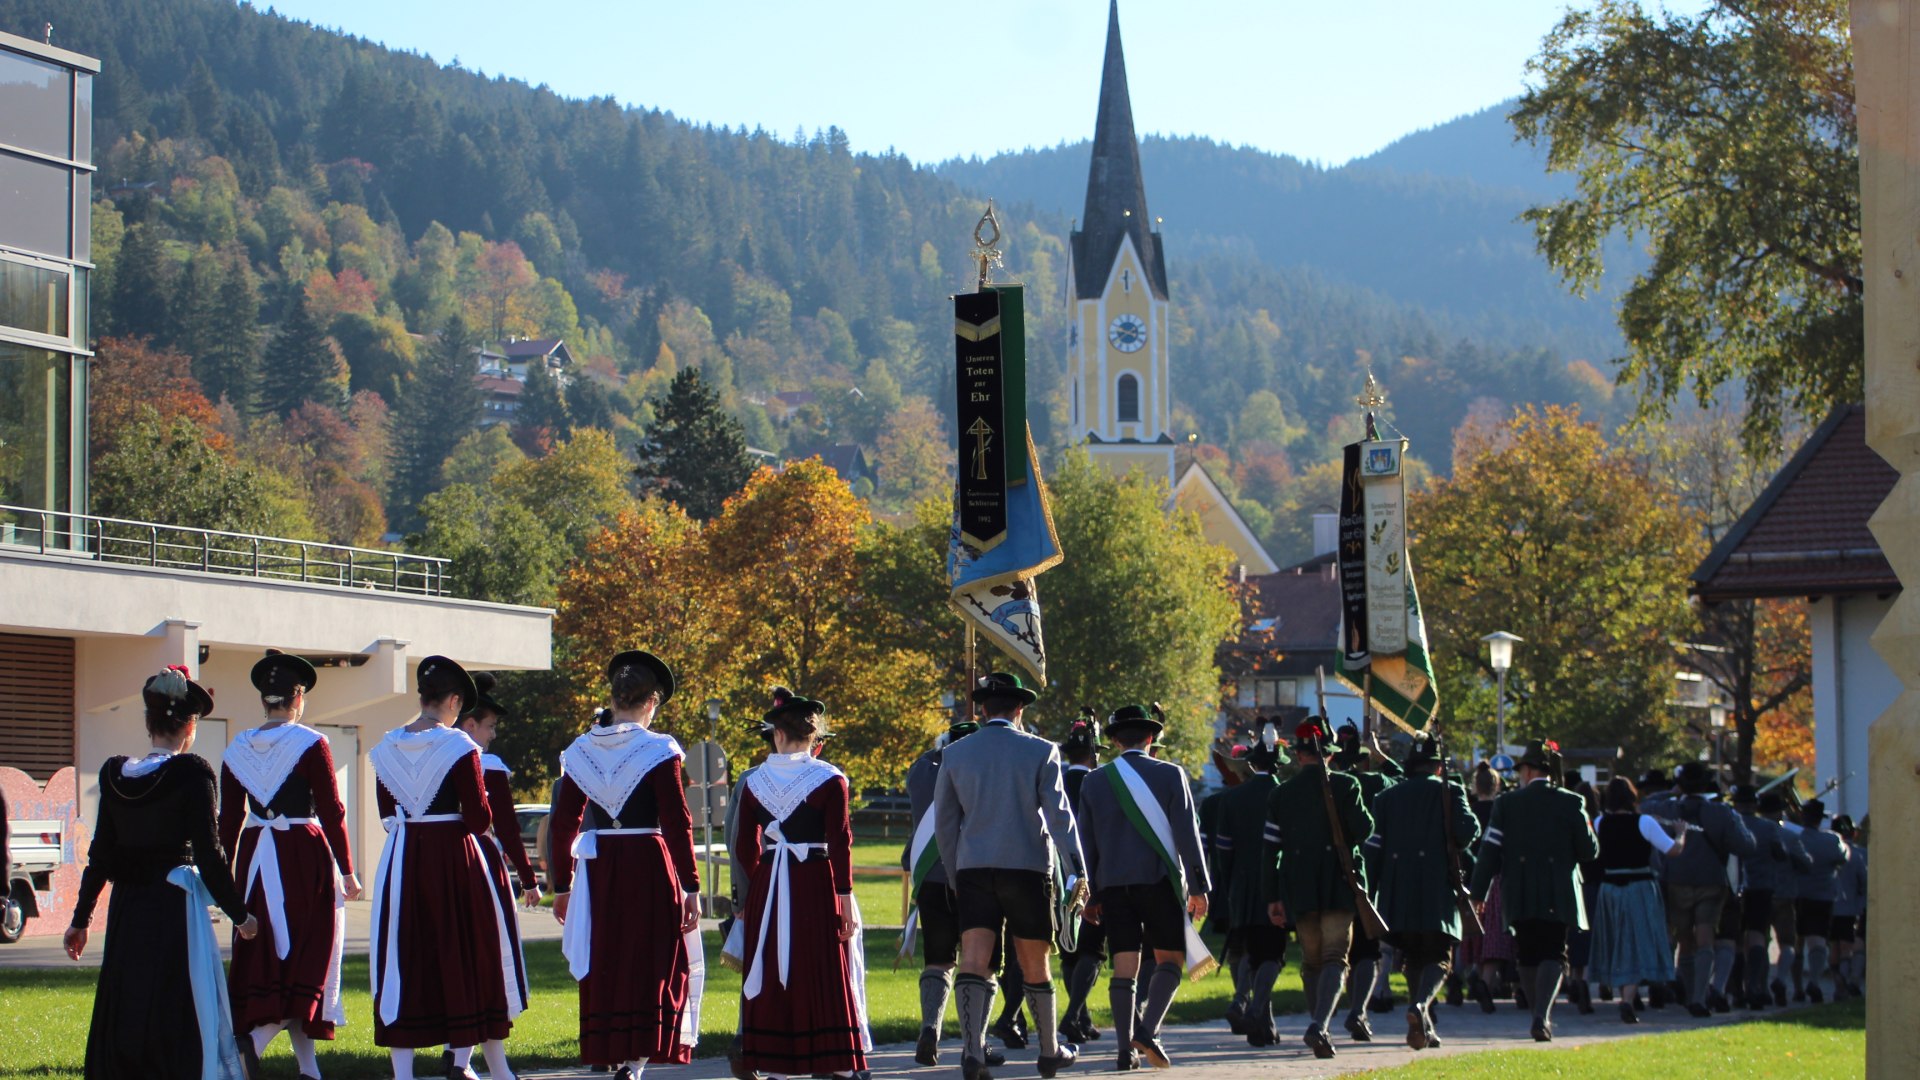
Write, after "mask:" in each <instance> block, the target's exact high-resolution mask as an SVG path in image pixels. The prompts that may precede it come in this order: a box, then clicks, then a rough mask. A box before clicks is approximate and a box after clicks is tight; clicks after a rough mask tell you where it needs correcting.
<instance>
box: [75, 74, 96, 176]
mask: <svg viewBox="0 0 1920 1080" xmlns="http://www.w3.org/2000/svg"><path fill="white" fill-rule="evenodd" d="M73 159H74V160H75V161H84V162H86V163H87V164H88V165H91V164H93V76H91V75H89V74H87V73H86V72H84V71H76V72H74V75H73Z"/></svg>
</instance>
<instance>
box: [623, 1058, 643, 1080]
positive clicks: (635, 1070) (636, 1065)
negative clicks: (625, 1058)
mask: <svg viewBox="0 0 1920 1080" xmlns="http://www.w3.org/2000/svg"><path fill="white" fill-rule="evenodd" d="M646 1071H647V1063H646V1062H644V1061H629V1062H627V1073H628V1075H630V1076H632V1077H633V1080H640V1074H641V1073H644V1072H646Z"/></svg>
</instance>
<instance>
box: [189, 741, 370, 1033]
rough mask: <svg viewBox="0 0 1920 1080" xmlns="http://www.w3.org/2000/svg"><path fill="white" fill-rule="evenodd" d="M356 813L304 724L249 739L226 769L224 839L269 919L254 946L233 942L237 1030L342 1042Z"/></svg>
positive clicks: (231, 986) (234, 749)
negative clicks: (290, 1030) (292, 1029)
mask: <svg viewBox="0 0 1920 1080" xmlns="http://www.w3.org/2000/svg"><path fill="white" fill-rule="evenodd" d="M346 814H347V811H346V807H345V806H344V805H343V804H342V803H341V801H340V789H339V787H338V785H337V784H336V783H335V780H334V774H333V754H332V752H331V751H330V750H329V748H328V746H327V740H326V737H325V736H323V735H321V734H320V733H319V732H317V731H314V730H313V729H312V728H309V727H305V726H303V725H300V724H278V725H275V726H273V727H268V728H256V729H254V730H252V731H248V732H244V733H242V734H241V735H240V736H239V737H237V738H235V739H234V740H233V741H232V742H231V743H229V744H228V746H227V751H226V754H225V755H224V756H223V757H222V759H221V766H220V839H221V842H222V844H223V846H225V848H226V849H227V850H228V851H231V852H233V853H234V864H233V865H234V875H233V876H234V880H235V881H236V882H237V883H238V884H239V886H240V890H241V892H242V893H243V894H244V895H245V896H246V898H247V910H248V912H249V913H251V914H252V915H253V916H254V917H255V918H257V919H259V920H260V933H259V934H258V935H256V936H255V937H254V938H253V939H252V940H251V941H249V940H247V939H245V938H242V937H240V936H239V935H238V934H235V935H234V938H233V960H232V962H231V964H229V966H228V968H227V996H228V998H229V1000H230V1001H231V1002H232V1006H233V1026H234V1029H235V1030H236V1031H239V1032H242V1033H245V1032H249V1031H252V1030H253V1029H254V1028H257V1027H261V1026H265V1025H272V1024H280V1023H286V1022H292V1023H296V1024H299V1025H300V1030H302V1031H304V1032H305V1033H306V1034H307V1035H308V1037H310V1038H314V1039H331V1038H333V1028H334V1025H335V1024H336V1023H340V1022H342V1021H343V1020H344V1019H345V1014H344V1013H343V1012H342V1010H341V1004H340V961H341V952H342V947H343V945H344V944H345V928H346V907H345V900H346V897H345V894H344V893H343V892H342V888H343V880H342V879H344V878H345V877H346V876H347V875H349V874H351V873H353V856H352V853H351V851H350V849H349V847H348V845H347V830H346Z"/></svg>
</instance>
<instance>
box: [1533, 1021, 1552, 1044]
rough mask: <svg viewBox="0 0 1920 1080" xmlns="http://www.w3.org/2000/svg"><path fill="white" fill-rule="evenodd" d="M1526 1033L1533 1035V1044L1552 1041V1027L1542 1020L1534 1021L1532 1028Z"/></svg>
mask: <svg viewBox="0 0 1920 1080" xmlns="http://www.w3.org/2000/svg"><path fill="white" fill-rule="evenodd" d="M1528 1031H1529V1032H1530V1033H1531V1034H1532V1035H1533V1041H1534V1042H1552V1041H1553V1025H1552V1024H1549V1023H1547V1022H1545V1021H1543V1020H1535V1021H1534V1022H1533V1027H1531V1028H1529V1029H1528Z"/></svg>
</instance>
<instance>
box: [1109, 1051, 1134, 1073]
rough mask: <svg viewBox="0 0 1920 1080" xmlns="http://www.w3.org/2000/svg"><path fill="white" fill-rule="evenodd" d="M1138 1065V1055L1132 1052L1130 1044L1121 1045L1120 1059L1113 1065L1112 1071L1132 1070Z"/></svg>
mask: <svg viewBox="0 0 1920 1080" xmlns="http://www.w3.org/2000/svg"><path fill="white" fill-rule="evenodd" d="M1139 1067H1140V1055H1139V1054H1136V1053H1134V1052H1133V1047H1131V1046H1123V1047H1121V1048H1120V1060H1119V1062H1118V1063H1117V1064H1116V1065H1114V1067H1113V1071H1114V1072H1132V1071H1134V1070H1135V1069H1138V1068H1139Z"/></svg>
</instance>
